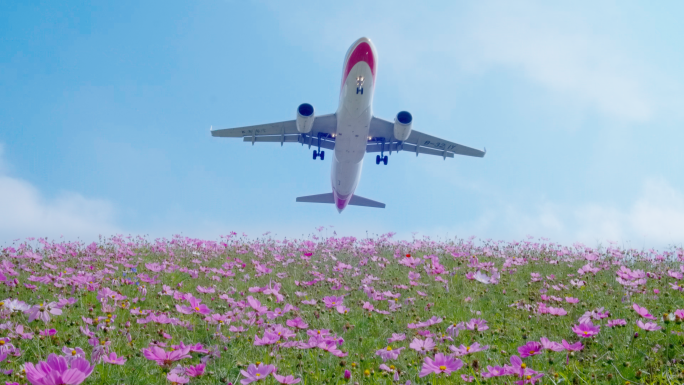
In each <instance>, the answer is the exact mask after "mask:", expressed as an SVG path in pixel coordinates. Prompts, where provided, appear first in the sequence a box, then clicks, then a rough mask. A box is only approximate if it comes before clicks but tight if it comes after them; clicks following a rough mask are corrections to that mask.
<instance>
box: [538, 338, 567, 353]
mask: <svg viewBox="0 0 684 385" xmlns="http://www.w3.org/2000/svg"><path fill="white" fill-rule="evenodd" d="M540 341H541V345H542V348H544V349H546V350H550V351H552V352H561V351H563V349H564V348H563V345H562V344H561V343H560V342H554V341H550V340H549V339H548V338H546V337H542V338H541V340H540Z"/></svg>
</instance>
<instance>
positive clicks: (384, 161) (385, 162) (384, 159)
mask: <svg viewBox="0 0 684 385" xmlns="http://www.w3.org/2000/svg"><path fill="white" fill-rule="evenodd" d="M387 160H388V159H387V155H385V157H384V158H383V159H382V163H384V164H385V166H387Z"/></svg>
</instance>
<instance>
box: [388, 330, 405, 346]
mask: <svg viewBox="0 0 684 385" xmlns="http://www.w3.org/2000/svg"><path fill="white" fill-rule="evenodd" d="M405 339H406V334H404V333H401V334H398V333H392V337H391V338H388V339H387V343H388V344H391V343H392V342H397V341H403V340H405Z"/></svg>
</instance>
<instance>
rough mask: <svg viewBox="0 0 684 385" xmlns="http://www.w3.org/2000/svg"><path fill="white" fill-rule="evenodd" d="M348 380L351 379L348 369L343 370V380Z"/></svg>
mask: <svg viewBox="0 0 684 385" xmlns="http://www.w3.org/2000/svg"><path fill="white" fill-rule="evenodd" d="M350 378H351V372H350V371H349V369H345V370H344V379H345V380H348V379H350Z"/></svg>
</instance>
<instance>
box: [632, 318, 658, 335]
mask: <svg viewBox="0 0 684 385" xmlns="http://www.w3.org/2000/svg"><path fill="white" fill-rule="evenodd" d="M637 326H638V327H640V328H642V329H644V330H646V331H649V332H654V331H656V330H660V329H662V327H660V326H658V324H657V323H655V322H646V323H643V322H641V320H638V321H637Z"/></svg>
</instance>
